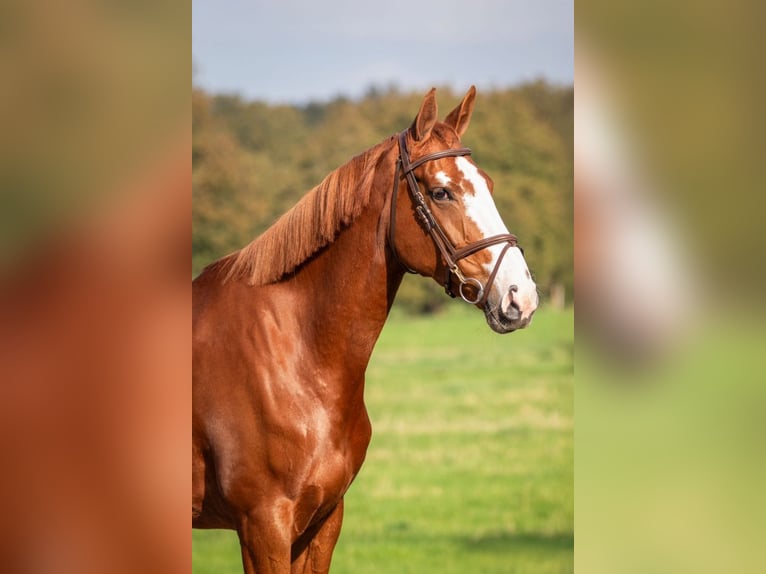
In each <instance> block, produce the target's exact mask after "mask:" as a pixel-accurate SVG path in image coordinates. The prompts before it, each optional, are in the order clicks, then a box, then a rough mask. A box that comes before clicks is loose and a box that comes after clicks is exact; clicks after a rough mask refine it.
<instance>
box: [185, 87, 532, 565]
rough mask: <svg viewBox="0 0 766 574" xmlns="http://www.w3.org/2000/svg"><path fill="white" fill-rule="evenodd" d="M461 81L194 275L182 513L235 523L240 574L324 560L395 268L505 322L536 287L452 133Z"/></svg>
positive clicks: (458, 120)
mask: <svg viewBox="0 0 766 574" xmlns="http://www.w3.org/2000/svg"><path fill="white" fill-rule="evenodd" d="M475 93H476V92H475V89H474V88H473V87H471V89H470V90H469V91H468V93H467V94H466V95H465V97H464V98H463V100H462V101H461V103H460V104H459V105H458V106H457V107H456V108H455V109H454V110H453V111H452V112H451V113H450V114H449V115H448V116H447V117H446V119H445V120H444V122H439V121H438V120H437V108H436V95H435V90H433V89H432V90H431V91H430V92H429V93H428V94H427V95H426V96H425V98H424V100H423V103H422V105H421V107H420V110H419V112H418V114H417V116H416V118H415V120H414V122H413V123H412V125H411V127H410V128H409V129H407V130H405V131H404V132H402V133H401V134H399V135H398V136H393V137H391V138H388V139H386V140H385V141H383V142H381V143H380V144H378V145H377V146H375V147H373V148H372V149H370V150H368V151H366V152H364V153H362V154H361V155H359V156H357V157H355V158H353V159H351V160H350V161H349V162H348V163H346V164H345V165H343V166H341V167H340V168H338V169H337V170H335V171H334V172H332V173H330V174H329V175H328V176H327V177H326V178H325V179H324V180H323V181H322V183H320V184H319V185H318V186H317V187H316V188H314V189H313V190H312V191H310V192H309V193H308V194H307V195H306V196H305V197H304V198H303V199H302V200H301V201H300V202H299V203H298V204H297V205H296V206H295V207H293V208H292V209H291V210H290V211H288V212H287V213H286V214H285V215H283V216H282V217H281V218H280V219H279V220H278V221H277V222H276V223H275V224H274V225H273V226H272V227H271V228H270V229H269V230H267V231H266V232H265V233H264V234H263V235H261V236H260V237H258V238H257V239H255V240H254V241H253V242H252V243H250V244H249V245H248V246H246V247H245V248H243V249H241V250H240V251H238V252H236V253H233V254H231V255H229V256H227V257H225V258H223V259H221V260H219V261H217V262H216V263H213V264H212V265H210V266H208V267H207V268H206V269H205V270H204V271H203V272H202V273H201V274H200V275H199V277H197V278H196V279H195V280H194V282H193V334H192V346H193V372H194V375H193V409H192V410H193V413H192V480H193V489H192V526H193V527H196V528H228V529H233V530H236V531H237V533H238V535H239V540H240V544H241V547H242V561H243V563H244V570H245V572H247V573H253V572H258V573H264V572H273V573H277V572H279V573H287V572H313V573H320V572H328V571H329V568H330V559H331V555H332V551H333V548H334V547H335V543H336V541H337V539H338V535H339V533H340V527H341V521H342V517H343V496H344V494H345V493H346V490H347V489H348V487H349V485H350V484H351V482H352V481H353V480H354V477H355V476H356V474H357V472H358V471H359V469H360V467H361V465H362V462H363V461H364V457H365V452H366V450H367V446H368V443H369V440H370V434H371V428H370V421H369V419H368V417H367V410H366V408H365V405H364V397H363V395H364V376H365V370H366V368H367V363H368V362H369V359H370V355H371V354H372V350H373V346H374V345H375V341H376V340H377V338H378V335H379V334H380V332H381V330H382V328H383V324H384V323H385V321H386V317H387V316H388V312H389V309H390V308H391V305H392V303H393V301H394V296H395V295H396V291H397V289H398V288H399V284H400V283H401V281H402V278H403V276H404V273H405V272H406V271H412V272H416V273H419V274H420V275H424V276H427V277H433V278H435V279H436V280H437V281H439V282H441V283H442V284H443V285H444V286H445V289H446V290H447V291H448V292H449V293H451V294H453V296H454V295H459V296H461V297H462V298H463V299H464V300H466V301H467V302H469V303H471V304H473V305H475V306H477V307H479V308H480V309H481V310H482V311H483V312H484V314H485V316H486V319H487V322H488V323H489V325H490V327H491V328H492V329H493V330H495V331H497V332H499V333H507V332H510V331H513V330H516V329H519V328H522V327H525V326H527V325H528V324H529V321H530V319H531V317H532V314H533V312H534V311H535V309H536V307H537V303H538V296H537V289H536V287H535V284H534V282H533V281H532V279H531V277H530V274H529V270H528V268H527V265H526V262H525V260H524V257H523V255H522V252H521V249H520V248H519V247H517V245H516V238H515V236H513V235H511V234H510V233H508V230H507V228H506V227H505V225H504V223H503V222H502V220H501V219H500V216H499V215H498V213H497V209H496V208H495V205H494V202H493V200H492V196H491V192H492V180H491V179H490V178H489V177H488V176H487V175H486V174H485V173H484V172H483V171H482V170H480V169H479V168H478V167H476V164H474V163H473V161H472V160H471V159H469V154H470V150H468V149H467V148H462V147H460V137H461V136H462V135H463V133H464V132H465V130H466V128H467V127H468V123H469V121H470V118H471V113H472V111H473V105H474V99H475Z"/></svg>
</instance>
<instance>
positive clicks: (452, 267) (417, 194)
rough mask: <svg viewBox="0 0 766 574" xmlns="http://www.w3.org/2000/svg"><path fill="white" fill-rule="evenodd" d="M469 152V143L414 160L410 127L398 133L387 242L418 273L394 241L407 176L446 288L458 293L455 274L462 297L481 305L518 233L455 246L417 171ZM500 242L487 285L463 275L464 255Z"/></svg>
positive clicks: (515, 242) (413, 271)
mask: <svg viewBox="0 0 766 574" xmlns="http://www.w3.org/2000/svg"><path fill="white" fill-rule="evenodd" d="M466 155H471V150H470V149H469V148H467V147H461V148H453V149H445V150H442V151H437V152H434V153H430V154H428V155H424V156H423V157H420V158H418V159H416V160H415V161H411V160H410V154H409V151H408V150H407V130H404V131H403V132H401V133H400V134H399V159H398V160H397V162H396V175H395V176H394V189H393V194H392V196H391V222H390V224H389V226H388V242H389V244H390V246H391V251H392V252H393V254H394V257H395V258H396V259H397V261H399V263H401V265H402V266H403V267H404V268H405V269H406V270H407V271H408V272H409V273H416V271H415V270H413V269H411V268H410V267H409V266H408V265H407V264H406V263H404V262H403V261H402V260H401V258H400V257H399V254H398V253H397V251H396V245H395V243H394V237H395V235H396V196H397V195H398V193H397V192H398V188H399V181H400V179H401V178H402V177H405V178H406V179H407V187H408V189H409V192H410V198H411V199H412V203H413V206H414V209H415V214H416V215H417V219H418V221H419V222H420V223H421V225H423V227H424V229H425V230H426V232H428V234H429V235H430V236H431V239H432V240H433V242H434V245H436V248H437V249H438V250H439V252H440V253H441V256H442V259H443V260H444V263H445V269H446V273H445V277H444V283H443V285H444V290H445V291H446V292H447V294H448V295H449V296H450V297H455V293H454V292H453V290H452V277H453V276H454V277H456V278H457V280H458V281H459V287H458V294H459V295H460V297H461V298H462V299H463V301H465V302H466V303H470V304H471V305H479V306H480V307H484V305H485V304H486V302H487V298H488V297H489V292H490V290H491V288H492V283H493V282H494V281H495V277H496V276H497V272H498V270H499V268H500V264H501V263H502V261H503V257H505V254H506V253H507V252H508V249H510V248H511V247H515V246H517V245H518V240H517V239H516V236H515V235H513V234H512V233H503V234H500V235H493V236H492V237H486V238H484V239H480V240H479V241H475V242H473V243H469V244H468V245H466V246H464V247H460V248H459V249H456V248H455V246H454V245H452V242H451V241H450V240H449V238H448V237H447V234H446V233H444V230H443V229H442V228H441V226H440V225H439V223H438V222H437V221H436V218H435V217H434V214H433V213H432V212H431V209H430V208H429V207H428V205H427V204H426V200H425V197H424V196H423V194H422V193H421V191H420V187H419V185H418V180H417V178H416V177H415V173H414V171H415V169H416V168H417V167H419V166H421V165H422V164H424V163H426V162H428V161H434V160H437V159H442V158H445V157H458V156H466ZM499 243H505V244H506V246H505V247H504V248H503V250H502V251H501V253H500V257H498V258H497V263H495V267H494V268H493V269H492V273H490V275H489V279H488V280H487V284H486V285H482V283H481V281H479V280H478V279H476V278H474V277H466V276H465V275H463V272H462V271H461V270H460V267H459V266H458V262H459V261H460V260H461V259H464V258H466V257H469V256H470V255H473V254H474V253H476V252H478V251H482V250H483V249H487V248H488V247H491V246H492V245H497V244H499ZM466 285H471V286H472V287H474V288H475V289H476V290H477V293H476V297H475V298H471V297H470V296H469V295H470V294H466V292H465V291H464V288H465V286H466Z"/></svg>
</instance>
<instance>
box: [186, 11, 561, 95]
mask: <svg viewBox="0 0 766 574" xmlns="http://www.w3.org/2000/svg"><path fill="white" fill-rule="evenodd" d="M573 57H574V14H573V0H470V2H469V1H468V0H462V1H459V2H458V1H455V0H378V1H370V0H315V1H313V2H310V1H308V0H193V23H192V58H193V63H194V84H195V85H197V86H199V87H202V88H204V89H206V90H208V91H211V92H216V93H222V92H225V93H237V94H240V95H241V96H243V97H245V98H247V99H258V100H266V101H268V102H272V103H293V104H305V103H307V102H309V101H316V100H320V101H326V100H329V99H332V98H334V97H337V96H345V97H351V98H354V97H359V96H362V95H363V94H364V93H365V92H366V91H367V90H368V89H369V88H370V87H371V86H376V87H379V88H386V87H389V86H396V87H398V88H399V89H402V90H420V91H425V90H427V89H428V88H430V87H432V86H439V87H441V86H449V87H451V88H453V89H454V90H456V91H462V90H465V89H467V88H468V87H469V86H470V85H471V84H475V85H476V86H477V88H478V89H479V90H482V89H492V88H504V87H508V86H513V85H517V84H519V83H521V82H524V81H529V80H535V79H538V78H544V79H546V80H548V81H549V82H552V83H555V84H571V83H572V82H573V78H574V64H573Z"/></svg>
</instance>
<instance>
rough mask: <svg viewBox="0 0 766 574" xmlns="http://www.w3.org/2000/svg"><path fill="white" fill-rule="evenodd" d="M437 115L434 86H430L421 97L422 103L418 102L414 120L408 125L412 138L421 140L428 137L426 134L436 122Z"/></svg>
mask: <svg viewBox="0 0 766 574" xmlns="http://www.w3.org/2000/svg"><path fill="white" fill-rule="evenodd" d="M438 117H439V115H438V111H437V109H436V88H431V91H429V92H428V93H427V94H426V97H425V98H423V103H422V104H420V111H419V112H418V115H417V116H415V121H414V122H412V126H410V132H411V133H412V138H413V139H414V140H415V141H422V140H424V139H425V138H426V137H428V134H430V133H431V129H432V128H433V127H434V124H436V120H437V119H438Z"/></svg>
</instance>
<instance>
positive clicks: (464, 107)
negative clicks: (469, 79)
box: [444, 86, 476, 137]
mask: <svg viewBox="0 0 766 574" xmlns="http://www.w3.org/2000/svg"><path fill="white" fill-rule="evenodd" d="M475 101H476V86H471V87H470V88H469V89H468V92H467V93H466V95H465V97H464V98H463V101H462V102H460V103H459V104H458V106H457V107H456V108H455V109H454V110H452V111H451V112H450V113H449V115H448V116H447V117H446V119H445V120H444V123H445V124H447V125H448V126H451V127H452V129H454V130H455V132H456V133H457V135H458V137H463V134H464V133H465V130H467V129H468V124H469V123H470V121H471V114H472V113H473V104H474V102H475Z"/></svg>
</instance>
